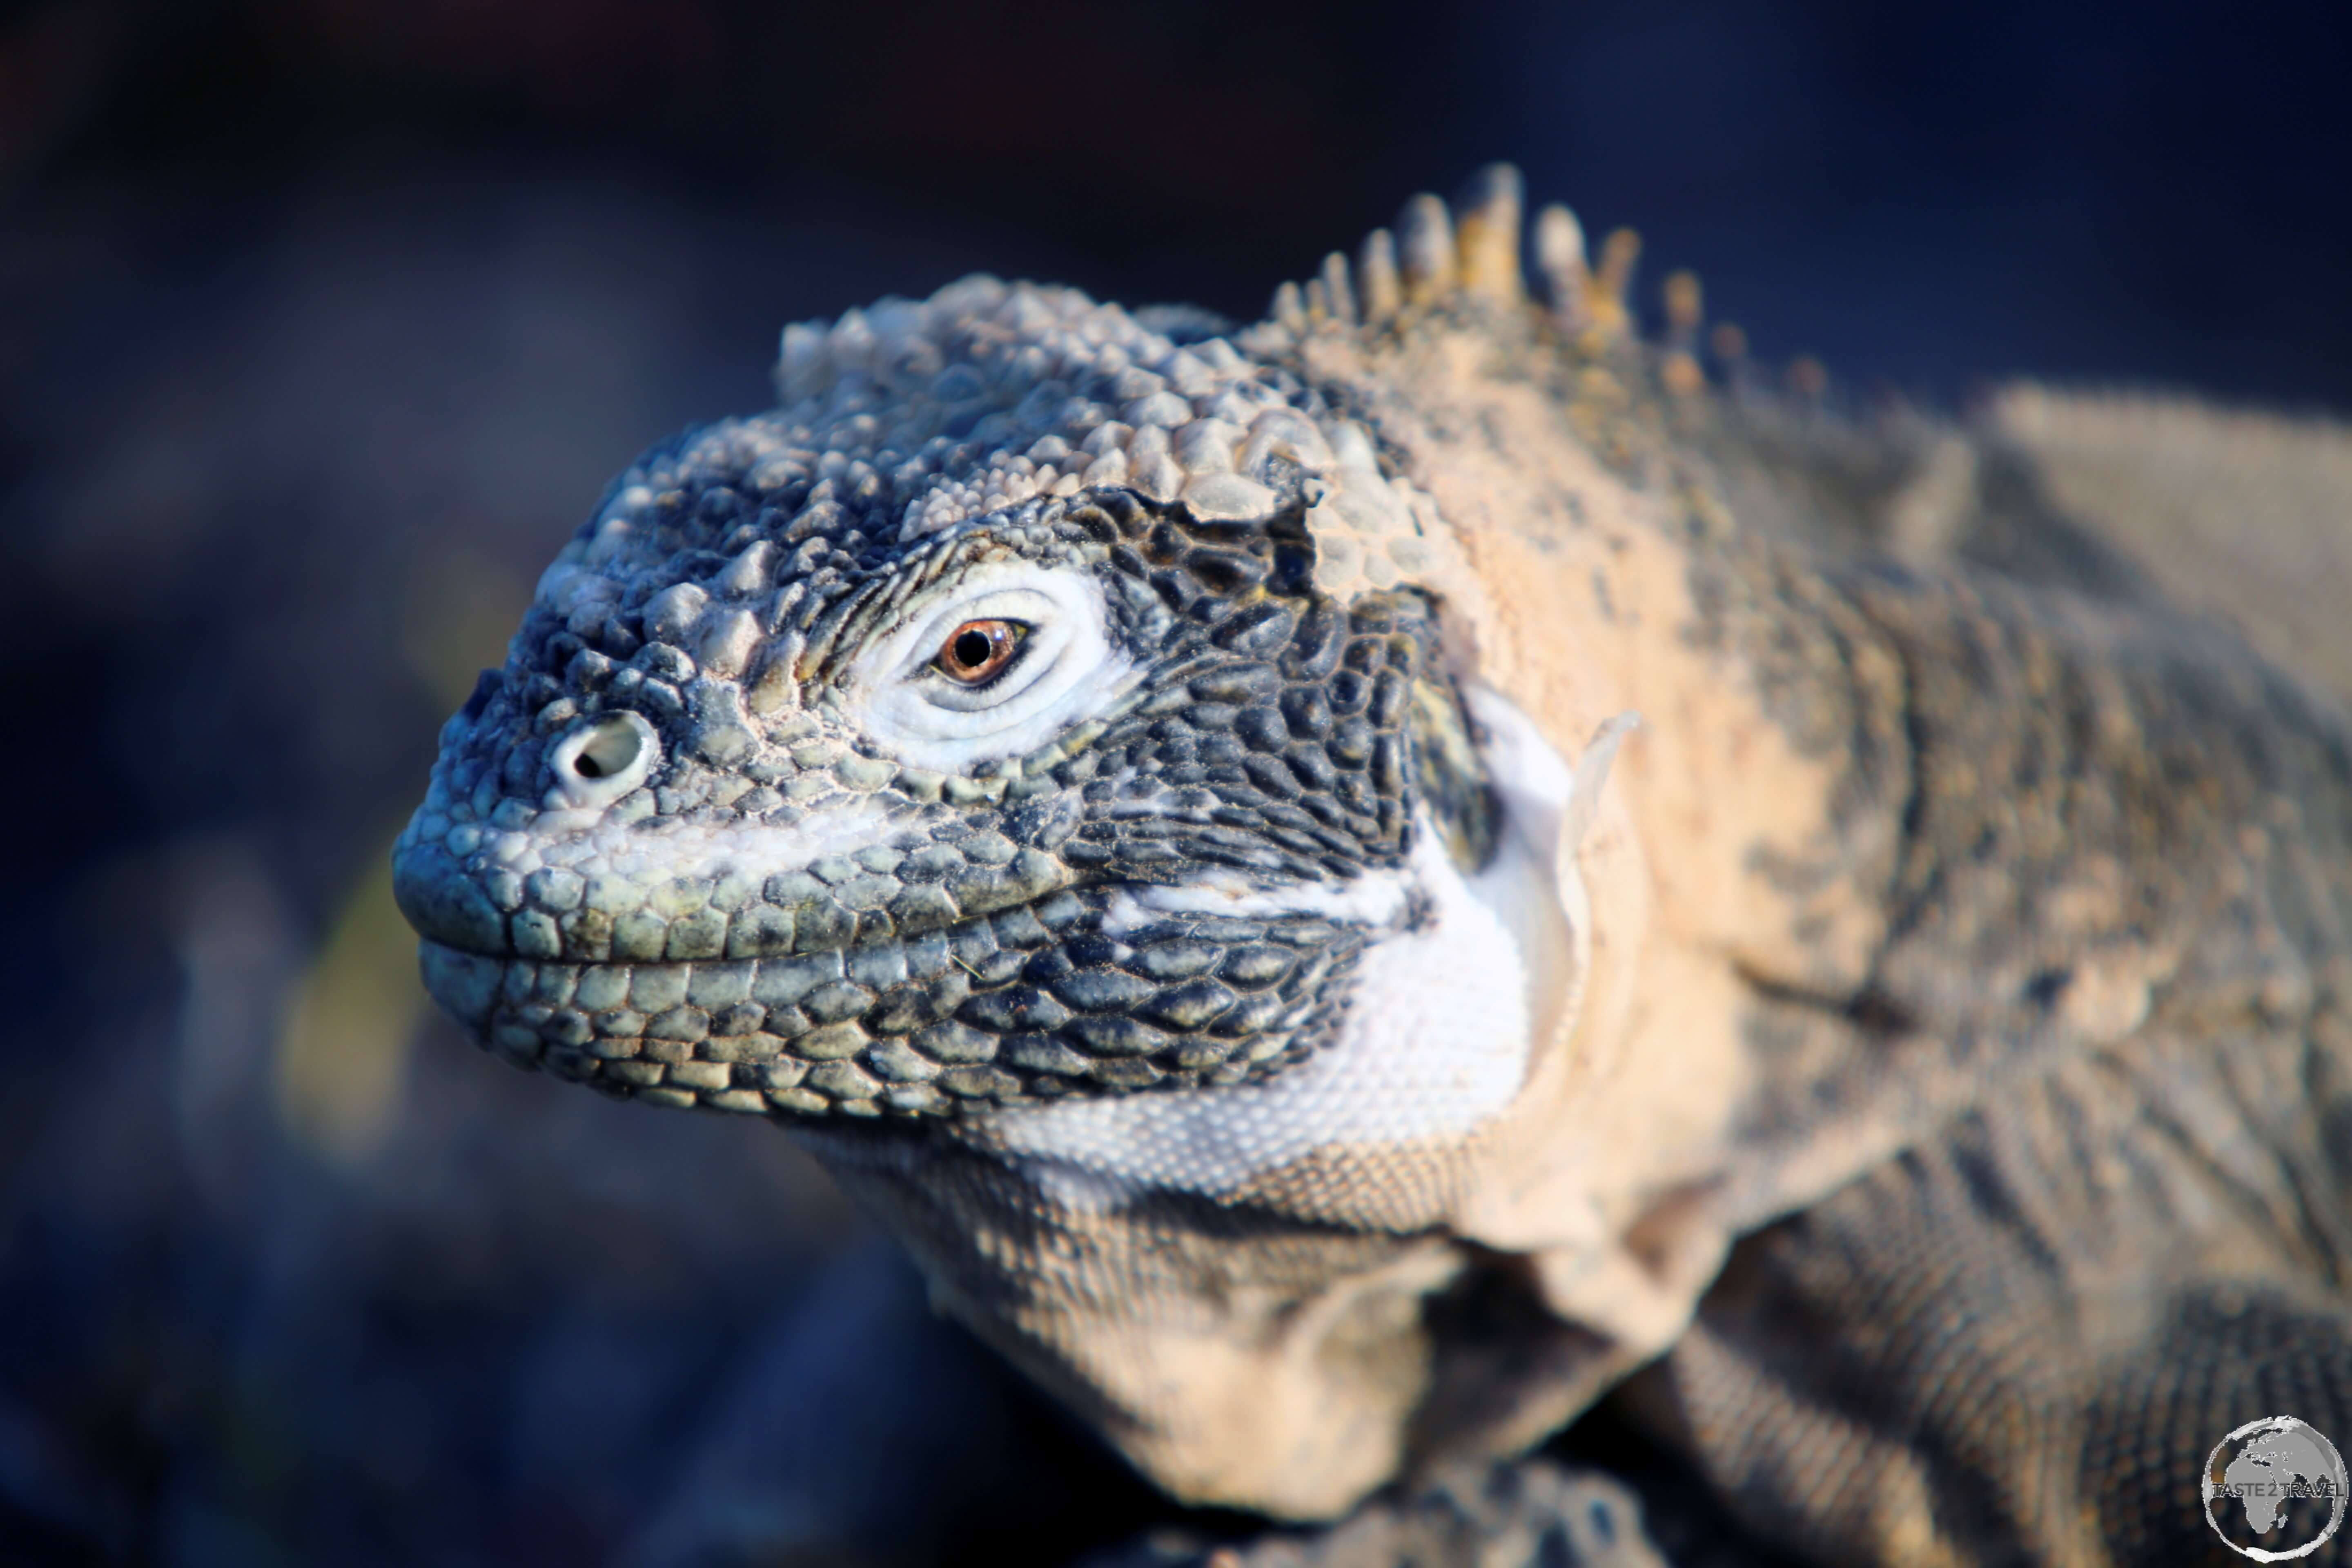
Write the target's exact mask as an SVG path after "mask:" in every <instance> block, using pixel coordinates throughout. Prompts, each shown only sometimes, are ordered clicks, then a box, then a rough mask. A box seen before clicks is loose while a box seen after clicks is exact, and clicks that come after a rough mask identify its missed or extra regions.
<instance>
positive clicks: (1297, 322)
mask: <svg viewBox="0 0 2352 1568" xmlns="http://www.w3.org/2000/svg"><path fill="white" fill-rule="evenodd" d="M1523 211H1524V199H1523V195H1522V186H1521V182H1520V179H1519V172H1518V171H1517V169H1516V168H1513V167H1512V166H1511V165H1510V164H1508V163H1495V164H1490V165H1489V166H1487V167H1486V168H1485V169H1483V170H1481V171H1479V173H1478V174H1477V175H1476V176H1475V178H1474V179H1473V180H1472V181H1471V183H1470V185H1469V187H1468V189H1467V190H1466V191H1465V193H1464V195H1463V196H1462V199H1461V200H1460V202H1459V203H1458V204H1457V208H1456V210H1454V211H1452V212H1449V211H1448V209H1447V207H1446V205H1445V203H1444V202H1443V201H1441V200H1439V199H1438V198H1437V197H1436V196H1433V195H1426V194H1423V195H1417V196H1414V197H1413V198H1412V200H1411V201H1409V202H1407V203H1406V204H1405V205H1404V210H1403V212H1402V214H1400V215H1399V216H1398V220H1397V225H1396V227H1395V229H1394V230H1393V231H1391V230H1389V229H1385V228H1377V229H1374V230H1373V231H1372V232H1371V233H1370V235H1369V236H1367V237H1365V240H1364V243H1363V245H1362V246H1361V247H1360V248H1359V250H1358V252H1357V255H1356V259H1355V261H1354V262H1353V263H1352V264H1350V262H1349V259H1348V258H1347V257H1346V256H1344V255H1342V254H1341V253H1339V252H1338V251H1334V252H1332V253H1331V254H1330V255H1329V256H1328V257H1326V258H1324V260H1323V265H1322V268H1320V269H1319V270H1318V272H1317V274H1316V275H1315V276H1314V277H1313V278H1311V279H1307V280H1306V281H1305V282H1304V283H1284V284H1283V285H1281V286H1280V287H1279V288H1277V289H1276V290H1275V294H1274V303H1273V306H1272V308H1271V310H1270V311H1269V312H1268V320H1267V321H1266V322H1265V324H1264V325H1263V326H1261V327H1259V328H1257V329H1255V332H1254V333H1253V334H1251V335H1249V336H1248V337H1246V338H1245V340H1244V342H1245V344H1246V345H1247V346H1249V347H1252V348H1257V349H1262V350H1263V349H1279V348H1281V347H1283V346H1286V345H1285V343H1284V342H1283V340H1284V339H1285V338H1287V339H1289V340H1291V341H1294V342H1295V341H1298V340H1304V339H1307V338H1310V337H1313V336H1315V335H1318V334H1322V333H1349V334H1355V335H1358V336H1360V337H1362V338H1365V339H1367V340H1370V339H1373V338H1375V337H1376V336H1377V335H1378V334H1381V333H1383V332H1391V331H1399V330H1407V329H1410V328H1411V327H1412V325H1414V324H1415V323H1416V322H1418V321H1423V320H1425V319H1427V318H1428V317H1429V316H1430V315H1432V314H1433V312H1435V311H1438V310H1443V309H1444V307H1446V306H1448V305H1451V304H1456V303H1471V304H1480V305H1484V306H1486V307H1487V308H1489V309H1494V310H1523V309H1529V308H1536V309H1540V310H1542V311H1543V313H1544V314H1545V315H1546V316H1548V317H1549V320H1550V321H1551V323H1552V324H1553V326H1554V327H1555V328H1556V329H1557V330H1558V331H1559V333H1560V335H1561V336H1562V337H1563V338H1564V339H1565V340H1566V341H1567V342H1569V343H1570V345H1572V346H1573V347H1575V348H1576V349H1578V350H1579V351H1580V352H1582V353H1587V354H1596V355H1597V354H1600V353H1605V352H1607V351H1608V350H1610V349H1611V348H1612V347H1614V346H1616V345H1618V344H1621V343H1624V342H1630V341H1631V340H1632V339H1633V335H1634V328H1635V317H1634V311H1633V304H1632V289H1633V271H1634V266H1635V263H1636V262H1637V261H1638V260H1639V259H1640V257H1641V250H1642V242H1641V239H1640V237H1638V236H1637V235H1635V234H1634V232H1633V230H1632V229H1628V228H1621V229H1617V230H1615V231H1613V232H1612V233H1611V234H1610V235H1609V237H1607V238H1606V239H1604V240H1603V241H1602V242H1601V253H1600V257H1599V259H1598V262H1597V263H1594V262H1592V261H1590V260H1589V259H1588V258H1587V254H1586V247H1585V241H1584V227H1583V226H1582V225H1581V224H1580V223H1579V222H1578V221H1577V217H1576V215H1575V214H1574V213H1572V212H1570V210H1569V209H1568V208H1567V207H1565V206H1563V205H1559V203H1557V202H1555V203H1551V204H1549V205H1546V206H1545V207H1543V208H1542V209H1541V210H1540V211H1538V213H1537V214H1536V215H1535V223H1534V232H1533V235H1532V238H1533V242H1534V243H1533V252H1534V254H1533V258H1532V259H1533V261H1534V270H1535V274H1536V276H1537V278H1538V280H1539V286H1540V294H1541V298H1540V300H1530V298H1529V295H1528V288H1527V283H1526V280H1525V278H1524V275H1523V273H1522V271H1521V268H1520V247H1521V245H1522V243H1523V234H1524V227H1523V223H1522V215H1523ZM1664 305H1665V314H1666V323H1667V336H1666V341H1665V342H1664V345H1663V352H1662V357H1661V359H1660V362H1659V367H1658V368H1659V375H1660V379H1661V383H1662V384H1663V385H1664V387H1665V388H1666V389H1667V390H1668V391H1669V392H1673V393H1675V394H1678V395H1684V394H1695V393H1697V392H1701V391H1704V390H1705V388H1706V374H1705V372H1704V371H1703V370H1702V369H1701V367H1700V360H1699V356H1698V346H1699V328H1700V323H1701V312H1700V290H1699V283H1698V279H1697V278H1696V276H1695V275H1693V274H1692V273H1689V272H1676V273H1675V274H1673V275H1672V276H1670V277H1669V278H1668V279H1666V281H1665V285H1664ZM1711 346H1712V347H1713V348H1714V349H1715V350H1716V351H1717V357H1718V358H1720V359H1723V360H1724V362H1725V363H1726V365H1727V366H1734V367H1736V364H1737V362H1738V360H1739V359H1740V358H1741V357H1742V356H1743V355H1744V353H1745V348H1746V339H1745V336H1744V334H1741V333H1740V331H1739V329H1738V328H1737V327H1733V326H1729V325H1728V324H1727V325H1726V326H1724V327H1722V328H1719V329H1718V330H1717V336H1716V340H1715V341H1714V342H1713V343H1712V344H1711Z"/></svg>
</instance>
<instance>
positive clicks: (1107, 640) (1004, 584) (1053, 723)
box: [842, 561, 1135, 772]
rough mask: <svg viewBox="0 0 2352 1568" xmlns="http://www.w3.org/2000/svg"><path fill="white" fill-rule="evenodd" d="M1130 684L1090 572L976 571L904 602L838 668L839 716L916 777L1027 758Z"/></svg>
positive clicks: (1025, 564) (1041, 567) (1009, 567)
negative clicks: (842, 704)
mask: <svg viewBox="0 0 2352 1568" xmlns="http://www.w3.org/2000/svg"><path fill="white" fill-rule="evenodd" d="M1132 679H1135V672H1134V661H1133V660H1132V659H1131V658H1129V657H1128V656H1127V655H1126V654H1125V653H1123V652H1121V651H1119V650H1118V648H1117V647H1114V646H1113V643H1112V639H1111V635H1110V626H1109V612H1108V607H1107V605H1106V602H1105V600H1104V598H1103V589H1102V584H1101V583H1100V582H1099V581H1098V580H1097V578H1096V576H1095V574H1092V573H1091V572H1087V571H1084V570H1081V569H1078V568H1076V567H1071V566H1055V565H1047V564H1045V563H1039V562H1034V561H993V562H984V563H980V564H978V565H975V566H973V567H971V568H970V569H969V570H966V571H964V572H961V573H959V574H955V575H954V576H953V577H951V578H950V579H949V580H947V581H945V582H942V583H940V584H938V585H937V586H936V587H935V588H934V589H933V590H932V591H931V592H930V593H929V594H925V595H918V596H915V597H914V598H913V600H912V602H911V603H910V604H908V605H907V606H906V608H905V609H904V610H902V611H901V612H900V615H899V617H898V618H897V619H896V620H894V621H891V622H888V623H886V624H885V626H883V627H882V628H881V630H880V633H879V635H878V636H876V637H874V638H873V640H872V641H871V642H870V643H869V644H868V645H867V646H866V648H865V649H864V650H863V651H861V652H859V653H858V654H857V655H856V657H855V658H852V659H851V660H850V662H849V666H848V668H846V669H845V671H844V675H843V681H842V685H843V689H844V695H845V700H846V709H845V710H846V712H847V713H848V714H849V716H850V718H851V721H853V722H854V723H856V725H857V726H858V728H859V730H860V731H862V732H863V733H864V735H865V737H866V739H867V740H868V741H870V742H873V743H874V744H875V745H877V746H879V747H881V748H883V749H884V750H885V751H887V752H889V753H890V754H891V755H893V756H897V757H899V758H901V759H903V760H905V761H907V762H909V763H914V764H915V765H916V766H917V767H920V768H931V769H937V770H940V771H941V772H948V771H952V770H958V769H961V768H965V767H968V766H971V764H973V763H983V762H987V761H989V760H990V759H992V758H995V757H1011V756H1019V755H1021V754H1022V753H1024V752H1033V751H1035V750H1036V749H1037V748H1038V747H1040V746H1042V745H1044V744H1045V742H1048V741H1050V740H1052V739H1053V738H1054V737H1055V735H1056V734H1058V733H1060V732H1061V731H1064V730H1066V729H1067V728H1069V727H1070V726H1071V725H1073V724H1076V723H1078V722H1080V721H1084V720H1085V719H1086V718H1087V717H1088V716H1089V715H1091V714H1093V713H1095V712H1097V710H1100V709H1102V708H1103V707H1105V706H1107V705H1108V704H1109V703H1111V702H1113V701H1115V700H1117V699H1118V696H1119V694H1120V693H1121V692H1122V691H1124V690H1125V689H1127V687H1128V685H1129V682H1130V681H1131V680H1132Z"/></svg>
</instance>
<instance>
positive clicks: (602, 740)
mask: <svg viewBox="0 0 2352 1568" xmlns="http://www.w3.org/2000/svg"><path fill="white" fill-rule="evenodd" d="M644 750H645V742H642V741H641V740H639V739H638V738H637V731H636V730H635V727H634V726H632V725H630V724H628V723H627V722H625V721H621V720H617V719H611V720H606V721H604V723H602V724H599V725H597V726H596V728H595V729H593V730H592V731H589V734H588V743H587V744H586V745H583V746H582V747H581V748H580V750H579V752H577V753H575V754H574V755H573V757H572V772H574V773H578V774H579V775H580V776H581V777H582V778H583V779H601V778H610V777H611V776H612V775H614V773H621V772H623V771H624V770H625V769H626V768H627V767H628V765H629V764H630V763H634V762H635V761H636V760H637V755H638V753H639V752H643V751H644Z"/></svg>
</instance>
